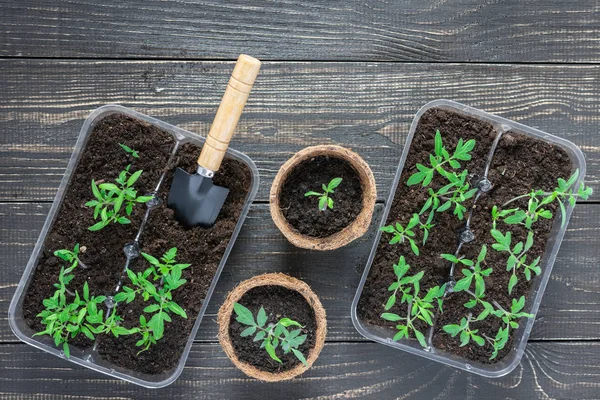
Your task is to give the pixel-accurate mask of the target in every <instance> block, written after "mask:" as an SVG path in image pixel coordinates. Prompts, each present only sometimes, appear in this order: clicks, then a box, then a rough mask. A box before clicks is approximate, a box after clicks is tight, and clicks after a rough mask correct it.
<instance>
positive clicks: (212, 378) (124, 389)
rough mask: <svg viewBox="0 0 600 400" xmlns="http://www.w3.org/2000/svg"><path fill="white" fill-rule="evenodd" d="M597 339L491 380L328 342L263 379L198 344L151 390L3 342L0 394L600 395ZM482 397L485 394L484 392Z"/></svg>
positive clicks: (367, 346)
mask: <svg viewBox="0 0 600 400" xmlns="http://www.w3.org/2000/svg"><path fill="white" fill-rule="evenodd" d="M598 354H600V343H597V342H592V343H581V342H574V343H573V342H572V343H558V342H548V343H531V344H529V346H528V347H527V350H526V352H525V356H524V357H523V361H522V362H521V364H520V365H519V366H518V367H517V369H516V370H515V371H514V372H513V373H512V374H510V375H508V376H506V377H503V378H499V379H486V378H482V377H478V376H476V375H473V374H470V373H467V372H462V371H459V370H457V369H454V368H450V367H446V366H443V365H441V364H438V363H434V362H432V361H427V360H425V359H423V358H421V357H418V356H414V355H411V354H408V353H405V352H401V351H391V350H390V349H389V348H387V347H385V346H381V345H379V344H375V343H330V344H328V345H326V346H325V347H324V348H323V352H322V353H321V356H320V357H319V359H318V360H317V362H316V364H315V365H314V366H313V368H311V369H310V370H308V371H307V372H306V373H305V374H304V375H302V376H301V377H299V378H296V379H294V380H293V381H290V382H284V383H275V384H266V383H262V382H258V381H256V380H253V379H250V378H248V377H246V376H245V375H244V374H242V372H240V371H239V370H237V369H235V367H234V366H233V364H232V363H231V361H229V359H228V358H227V356H226V355H225V353H223V351H222V350H221V347H220V346H219V344H215V343H201V344H200V343H196V344H194V346H193V347H192V351H191V353H190V357H189V359H188V361H187V364H186V368H185V369H184V371H183V374H182V375H181V377H180V378H179V379H178V380H177V381H176V382H175V383H173V385H171V386H169V387H167V388H165V389H161V390H154V391H153V390H149V389H143V388H139V387H137V386H133V385H131V384H126V383H124V382H122V381H119V380H116V379H114V378H110V377H108V376H104V375H100V374H98V373H96V372H94V371H90V370H88V369H85V368H81V367H78V366H74V365H73V364H71V363H69V362H67V361H65V360H60V359H58V358H56V357H54V356H51V355H49V354H46V353H42V352H40V351H38V350H36V349H34V348H32V347H29V346H27V345H24V344H7V345H3V346H1V347H0V365H1V364H5V365H10V366H11V368H8V369H6V370H5V371H3V373H2V376H1V377H0V382H2V384H1V385H0V396H1V397H2V398H3V399H7V400H13V399H14V400H16V399H23V398H34V399H54V398H61V396H64V395H65V394H66V393H68V394H69V395H68V398H69V399H119V400H120V399H138V400H140V399H154V398H161V399H171V398H176V399H179V398H194V399H210V400H212V399H226V398H231V399H250V398H263V399H265V398H278V399H308V398H310V399H332V400H333V399H358V398H360V399H363V398H366V399H377V400H379V399H392V398H397V399H403V400H419V399H436V400H456V399H467V400H479V399H482V398H485V399H486V400H496V399H549V398H553V399H554V398H555V399H577V400H584V399H597V398H598V393H600V358H599V357H598ZM483 394H485V397H483Z"/></svg>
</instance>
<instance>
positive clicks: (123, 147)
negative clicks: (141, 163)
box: [119, 143, 140, 158]
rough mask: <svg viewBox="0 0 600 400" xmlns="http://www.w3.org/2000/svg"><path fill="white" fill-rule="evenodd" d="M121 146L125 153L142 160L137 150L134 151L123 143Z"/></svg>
mask: <svg viewBox="0 0 600 400" xmlns="http://www.w3.org/2000/svg"><path fill="white" fill-rule="evenodd" d="M119 146H121V148H122V149H123V150H125V152H126V153H127V154H130V155H131V157H133V158H140V153H138V151H137V150H134V149H132V148H131V147H129V146H126V145H124V144H123V143H119Z"/></svg>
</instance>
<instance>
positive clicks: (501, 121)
mask: <svg viewBox="0 0 600 400" xmlns="http://www.w3.org/2000/svg"><path fill="white" fill-rule="evenodd" d="M431 108H442V109H448V110H451V111H455V112H458V113H461V114H463V115H467V116H471V117H474V118H478V119H481V120H483V121H486V122H488V123H490V124H491V125H492V126H493V127H494V128H495V129H496V130H497V131H498V132H506V131H508V130H511V129H512V130H515V131H518V132H520V133H523V134H525V135H529V136H533V137H535V138H538V139H540V140H543V141H545V142H547V143H551V144H554V145H557V146H559V147H561V148H562V149H563V150H565V151H566V152H567V154H569V156H570V158H571V160H572V162H573V166H574V167H575V168H579V178H578V181H577V182H576V184H575V187H578V186H579V185H580V184H581V182H582V181H583V179H584V176H585V159H584V156H583V153H582V152H581V150H580V149H579V148H578V147H577V146H575V145H574V144H573V143H571V142H569V141H568V140H565V139H561V138H559V137H556V136H553V135H550V134H548V133H546V132H542V131H540V130H537V129H534V128H531V127H528V126H525V125H522V124H519V123H517V122H514V121H511V120H508V119H506V118H502V117H498V116H496V115H492V114H488V113H486V112H484V111H481V110H478V109H475V108H471V107H469V106H466V105H463V104H460V103H456V102H453V101H450V100H435V101H432V102H430V103H427V104H426V105H424V106H423V107H422V108H421V109H420V110H419V111H418V112H417V114H416V115H415V118H414V119H413V122H412V124H411V127H410V132H409V134H408V138H407V139H406V144H405V145H404V149H403V151H402V157H401V158H400V163H399V164H398V170H397V172H396V176H395V178H394V182H393V184H392V187H391V190H390V194H389V196H388V199H387V202H386V206H385V210H384V212H383V216H382V217H381V222H380V224H379V228H381V227H382V226H384V225H385V223H386V220H387V217H388V214H389V212H390V207H391V206H392V200H393V199H394V195H395V193H396V188H397V187H398V184H399V181H400V176H401V174H402V170H403V168H404V162H405V161H406V157H407V156H408V153H409V151H410V147H411V143H412V139H413V136H414V133H415V130H416V128H417V124H418V122H419V120H420V118H421V116H422V115H423V114H424V113H425V112H426V111H427V110H429V109H431ZM572 211H573V207H571V206H568V207H567V215H566V223H565V225H564V226H563V227H562V228H561V224H560V218H556V219H555V221H554V224H553V226H552V231H551V234H550V238H549V239H548V242H547V244H546V250H545V252H544V256H543V259H542V261H541V263H540V266H541V268H542V274H541V276H537V277H535V278H534V279H533V281H532V282H533V283H532V287H531V292H530V294H529V296H528V298H527V302H526V304H525V309H524V310H523V311H525V312H529V313H532V314H534V315H535V314H536V313H537V311H538V309H539V307H540V303H541V301H542V295H543V294H544V290H545V289H546V285H547V284H548V279H550V273H551V272H552V266H553V265H554V260H555V259H556V255H557V253H558V250H559V248H560V244H561V242H562V239H563V236H564V234H565V231H566V229H567V225H568V220H569V218H570V217H571V213H572ZM381 233H382V232H381V230H380V229H378V230H377V235H376V238H375V242H374V243H373V247H372V249H371V253H370V255H369V259H368V261H367V265H366V266H365V270H364V272H363V276H362V279H361V281H360V284H359V285H358V289H357V291H356V295H355V296H354V301H353V302H352V308H351V317H352V323H353V324H354V327H355V328H356V329H357V330H358V332H359V333H360V334H361V335H363V336H364V337H366V338H367V339H370V340H373V341H375V342H379V343H382V344H385V345H387V346H390V347H393V348H395V349H400V350H404V351H407V352H409V353H412V354H416V355H419V356H422V357H425V358H428V359H430V360H433V361H437V362H440V363H442V364H446V365H449V366H452V367H456V368H460V369H463V370H465V371H469V372H473V373H475V374H478V375H481V376H485V377H489V378H497V377H501V376H504V375H506V374H508V373H509V372H511V371H512V370H513V369H514V368H515V367H516V366H517V365H518V364H519V362H520V361H521V358H522V357H523V354H524V352H525V346H526V345H527V339H528V338H529V334H530V333H531V328H532V327H533V323H534V321H535V319H534V318H532V319H527V322H526V323H525V324H521V327H520V328H518V329H517V330H516V331H514V336H513V337H514V340H513V348H512V349H511V351H510V353H509V354H508V355H507V356H506V357H504V358H503V359H502V360H500V361H499V362H497V363H495V364H476V363H473V362H471V361H470V360H466V359H464V358H461V357H458V356H456V355H453V354H450V353H446V352H443V351H442V350H440V349H436V348H433V349H431V350H425V349H423V348H422V347H421V346H420V345H419V344H418V343H417V342H416V341H415V340H406V339H403V340H400V341H398V342H394V341H392V339H391V338H392V336H393V332H392V331H391V330H389V329H386V328H384V327H381V326H375V325H372V324H368V323H367V322H364V321H362V320H361V319H360V318H359V317H358V315H357V311H356V308H357V305H358V301H359V299H360V297H361V295H362V291H363V288H364V286H365V282H366V280H367V277H368V275H369V271H370V270H371V265H372V263H373V259H374V257H375V253H376V251H377V247H378V244H379V241H380V239H381Z"/></svg>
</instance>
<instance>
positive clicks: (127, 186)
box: [85, 165, 152, 231]
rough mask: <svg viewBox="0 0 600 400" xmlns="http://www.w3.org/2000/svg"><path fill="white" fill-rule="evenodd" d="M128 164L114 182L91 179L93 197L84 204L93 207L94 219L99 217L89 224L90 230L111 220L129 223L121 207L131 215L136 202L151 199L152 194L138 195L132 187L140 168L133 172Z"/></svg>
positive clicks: (102, 226) (138, 175)
mask: <svg viewBox="0 0 600 400" xmlns="http://www.w3.org/2000/svg"><path fill="white" fill-rule="evenodd" d="M129 167H130V165H128V166H127V167H126V168H125V170H123V171H121V172H120V173H119V177H118V178H117V179H115V182H116V184H115V183H107V182H106V183H100V184H96V182H95V181H94V180H92V193H93V195H94V197H95V199H94V200H90V201H88V202H87V203H85V205H86V206H87V207H93V208H94V219H95V220H97V219H98V217H100V221H99V222H97V223H95V224H94V225H92V226H90V227H89V228H88V229H89V230H90V231H98V230H100V229H103V228H104V227H106V226H107V225H108V224H110V223H111V222H114V223H119V224H129V223H131V221H130V220H129V218H127V217H126V216H124V215H121V209H122V208H124V209H125V214H127V215H128V216H129V215H131V213H132V211H133V206H134V205H135V204H137V203H146V202H148V201H150V200H151V199H152V196H138V195H137V190H136V189H135V188H134V187H133V185H134V183H135V182H137V180H138V179H139V178H140V176H141V175H142V172H143V171H142V170H139V171H136V172H134V173H130V172H129Z"/></svg>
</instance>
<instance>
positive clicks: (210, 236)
mask: <svg viewBox="0 0 600 400" xmlns="http://www.w3.org/2000/svg"><path fill="white" fill-rule="evenodd" d="M118 143H123V144H125V145H127V146H129V147H130V148H133V149H135V150H137V151H138V152H139V159H133V158H131V156H128V154H127V153H125V152H124V150H123V149H121V148H120V147H119V146H118ZM173 145H174V140H173V138H172V136H171V135H170V134H169V133H167V132H163V131H161V130H160V129H158V128H156V127H154V126H152V125H149V124H147V123H145V122H143V121H139V120H136V119H133V118H131V117H128V116H124V115H120V114H118V115H111V116H108V117H106V118H104V119H102V120H101V121H99V122H98V124H97V125H96V127H95V128H94V130H93V132H92V133H91V134H90V139H89V141H88V144H87V145H86V147H85V148H84V150H83V151H82V156H81V159H80V160H81V161H80V162H79V163H78V165H77V167H76V169H75V171H74V173H73V178H72V180H71V182H70V184H69V186H68V189H67V194H66V197H65V200H64V201H63V203H62V205H61V208H60V209H59V212H58V214H57V218H56V220H55V222H54V224H53V227H52V228H51V230H50V231H49V233H48V236H47V238H46V240H45V242H44V250H43V255H42V257H41V260H40V263H39V264H38V266H37V267H36V269H35V270H34V277H33V279H32V281H31V284H30V285H29V288H28V289H27V292H26V294H25V300H24V309H23V314H24V316H25V317H26V319H27V322H28V324H29V325H30V327H31V328H32V329H33V330H35V331H40V330H42V325H41V324H40V322H39V319H38V318H37V317H36V315H37V314H38V313H39V312H40V311H41V310H42V309H43V308H44V306H43V305H42V300H43V299H44V298H48V297H50V296H52V294H53V293H54V291H55V290H56V288H54V287H53V283H54V282H56V281H57V275H58V271H59V270H60V265H62V260H59V259H56V257H54V256H53V252H54V251H55V250H58V249H72V248H73V246H74V244H75V243H80V245H81V246H85V247H86V250H85V252H82V254H81V258H82V261H83V262H84V263H85V264H86V265H87V266H88V268H87V269H81V268H80V267H78V268H77V269H75V271H74V272H73V273H74V275H75V278H74V279H73V281H72V282H71V284H69V290H71V291H73V292H75V291H78V292H79V293H82V287H83V284H84V283H85V282H87V283H88V286H89V288H90V295H93V296H100V295H112V294H114V290H115V287H116V286H117V283H118V281H119V279H120V277H121V273H122V270H123V267H124V265H125V261H126V259H125V256H124V253H123V247H124V245H125V244H127V243H130V242H131V241H133V238H134V237H135V235H136V233H137V230H138V227H139V224H140V222H141V219H142V217H143V214H144V212H145V211H146V207H145V205H143V204H142V205H141V206H136V207H134V211H133V213H132V216H131V217H130V219H131V224H127V225H121V224H110V225H109V226H107V227H106V228H104V229H103V230H100V231H97V232H90V231H88V230H87V228H88V226H90V225H92V224H93V223H94V222H95V221H94V220H93V215H92V211H91V209H90V208H89V207H85V205H84V204H85V202H87V201H89V200H91V199H92V198H93V195H92V192H91V188H90V183H91V180H92V179H95V180H96V181H97V180H98V179H106V178H109V179H111V180H112V179H114V177H116V176H117V175H118V173H119V171H120V170H122V169H123V168H124V167H125V166H126V165H127V164H128V163H132V171H134V170H137V169H143V170H144V172H143V173H142V176H141V178H140V180H139V182H140V185H139V187H138V185H137V184H136V189H138V192H139V193H140V194H144V193H148V192H150V191H152V190H154V188H155V186H156V184H157V182H158V180H159V177H160V175H161V174H162V173H163V172H164V171H165V169H168V173H167V176H166V178H165V181H164V183H163V185H162V187H161V189H160V191H159V194H158V197H159V198H160V199H161V200H162V202H161V204H160V205H159V206H157V207H155V208H154V209H152V211H151V213H150V216H149V218H148V221H147V224H146V226H145V229H144V232H143V234H142V237H141V240H140V247H141V251H142V252H145V253H148V254H152V255H155V256H156V257H157V258H158V257H160V256H161V255H163V254H164V253H165V252H166V251H167V250H169V249H170V248H173V247H177V249H178V250H177V257H176V260H177V262H178V263H189V264H191V266H190V267H188V268H186V269H184V270H183V273H182V278H183V279H185V280H186V281H187V282H186V283H185V284H184V285H182V286H181V287H180V288H179V289H177V290H175V291H173V292H172V294H173V301H175V302H176V303H177V304H178V305H179V306H180V307H181V308H182V309H183V310H185V312H186V314H187V318H182V317H179V316H177V315H172V316H171V318H172V321H171V322H168V323H165V329H164V336H163V338H162V339H160V340H159V341H158V342H157V344H155V345H153V346H151V347H150V348H149V350H147V351H144V352H142V353H139V354H138V352H139V351H140V350H141V348H140V347H137V346H136V342H137V340H138V339H139V336H138V335H137V334H135V335H131V336H119V337H118V338H115V337H114V336H108V335H104V334H100V335H98V336H97V339H98V346H97V350H98V353H99V355H100V357H101V358H103V359H105V360H107V361H109V362H110V363H112V364H113V365H114V366H115V367H120V368H124V369H128V370H132V371H136V372H141V373H146V374H161V373H169V372H170V371H171V370H173V369H174V368H175V367H176V366H177V364H178V362H179V359H180V357H181V355H182V352H183V349H184V347H185V345H186V342H187V339H188V336H189V334H190V332H191V330H192V328H193V325H194V322H195V320H196V318H197V315H198V312H199V311H200V309H201V307H202V304H203V302H204V299H205V297H206V294H207V291H208V287H209V286H210V283H211V281H212V279H213V277H214V274H215V272H216V270H217V268H218V265H219V263H220V260H221V258H222V257H223V254H224V252H225V249H226V248H227V244H228V243H229V240H230V238H231V235H232V233H233V231H234V229H235V226H236V223H237V221H238V219H239V217H240V215H241V212H242V210H243V206H244V202H245V199H246V196H247V194H248V192H249V190H250V186H251V180H252V178H251V174H250V170H249V169H248V167H247V166H246V165H245V164H243V163H241V162H239V161H237V160H234V159H231V158H228V157H226V158H225V160H224V161H223V164H222V167H221V169H220V170H219V171H218V172H217V173H216V174H215V178H214V182H215V184H216V185H219V186H224V187H227V188H228V189H230V193H229V195H228V197H227V199H226V201H225V205H224V206H223V208H222V210H221V213H220V214H219V217H218V219H217V222H216V224H215V225H214V226H213V227H211V228H208V229H203V228H200V227H196V228H193V229H189V230H188V229H185V228H184V227H182V226H181V225H180V224H179V223H178V222H177V221H176V220H175V218H174V215H173V212H172V210H170V209H168V208H167V207H166V198H167V196H168V193H169V190H170V185H171V180H172V174H173V171H174V169H175V167H176V166H177V167H181V168H183V169H185V170H187V171H188V172H193V171H194V170H195V163H196V158H197V156H198V154H199V153H200V148H199V147H198V146H195V145H193V144H191V143H187V144H185V145H183V146H182V147H181V148H180V149H179V150H178V152H177V154H176V157H175V158H174V159H173V161H172V163H171V165H167V161H168V159H169V155H170V153H171V151H172V148H173ZM113 147H116V150H114V151H113ZM90 160H92V161H90ZM134 168H135V169H134ZM96 253H99V254H100V255H98V256H96V257H94V258H92V257H88V256H87V255H88V254H96ZM147 267H148V263H147V262H146V260H144V259H143V258H142V257H137V258H135V259H133V260H132V263H131V264H130V266H129V268H130V269H131V270H132V271H134V272H140V271H143V270H145V269H146V268H147ZM124 285H129V286H131V283H130V282H129V281H128V280H127V278H125V279H124ZM148 304H149V303H146V304H144V301H143V299H142V298H141V297H139V296H138V297H137V298H136V299H135V300H134V301H132V302H131V303H129V304H125V303H124V302H123V303H120V304H119V305H118V306H117V307H116V310H117V312H118V314H119V315H120V316H121V317H123V318H124V321H123V322H122V326H124V327H126V328H131V327H133V326H135V325H136V324H139V316H140V315H145V316H146V317H147V319H148V320H149V319H150V318H151V314H148V313H145V312H144V311H143V310H144V308H145V307H146V306H147V305H148ZM69 343H70V345H71V346H74V347H77V348H85V347H89V346H90V345H91V344H92V343H93V342H92V341H91V340H89V339H85V336H83V335H82V334H80V335H78V336H77V337H76V339H75V340H74V341H72V342H69Z"/></svg>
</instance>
